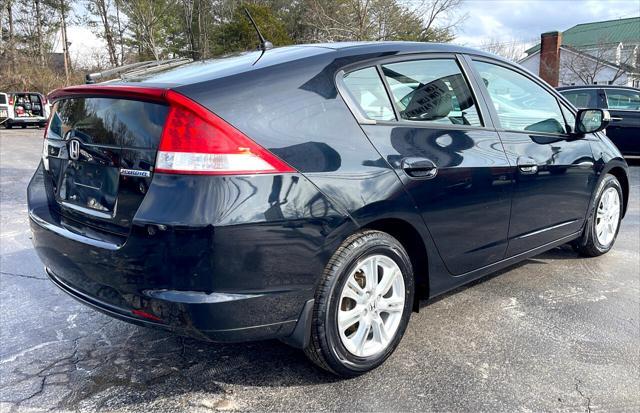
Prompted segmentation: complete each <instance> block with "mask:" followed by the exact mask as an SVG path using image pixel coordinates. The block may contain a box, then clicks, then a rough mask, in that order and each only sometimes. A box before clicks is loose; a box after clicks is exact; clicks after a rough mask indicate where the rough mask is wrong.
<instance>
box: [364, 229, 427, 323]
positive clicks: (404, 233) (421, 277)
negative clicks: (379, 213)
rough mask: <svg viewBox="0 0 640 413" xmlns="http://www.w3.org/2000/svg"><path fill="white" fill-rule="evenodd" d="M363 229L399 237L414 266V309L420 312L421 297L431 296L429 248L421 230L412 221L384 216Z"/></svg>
mask: <svg viewBox="0 0 640 413" xmlns="http://www.w3.org/2000/svg"><path fill="white" fill-rule="evenodd" d="M362 229H371V230H376V231H382V232H386V233H387V234H389V235H391V236H392V237H394V238H395V239H397V240H398V241H399V242H400V244H402V246H403V247H404V249H405V250H406V251H407V254H409V259H410V260H411V266H412V267H413V276H414V279H415V286H416V294H415V298H414V303H413V311H415V312H418V310H419V302H420V299H426V298H428V297H429V258H428V253H427V251H428V250H427V247H426V245H425V243H424V240H423V239H422V236H421V235H420V232H418V230H417V229H416V228H415V227H414V226H413V225H412V224H411V223H409V222H407V221H405V220H402V219H399V218H383V219H378V220H375V221H371V222H369V223H367V224H366V225H363V227H362V228H361V230H362Z"/></svg>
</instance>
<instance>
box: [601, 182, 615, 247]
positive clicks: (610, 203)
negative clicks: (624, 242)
mask: <svg viewBox="0 0 640 413" xmlns="http://www.w3.org/2000/svg"><path fill="white" fill-rule="evenodd" d="M619 221H620V195H619V194H618V191H617V190H616V188H607V190H605V191H604V192H603V193H602V196H601V197H600V202H599V203H598V210H597V213H596V236H597V237H598V242H600V244H602V245H603V246H605V247H606V246H608V245H609V244H610V243H611V242H612V241H613V238H614V237H615V236H616V231H617V230H618V223H619Z"/></svg>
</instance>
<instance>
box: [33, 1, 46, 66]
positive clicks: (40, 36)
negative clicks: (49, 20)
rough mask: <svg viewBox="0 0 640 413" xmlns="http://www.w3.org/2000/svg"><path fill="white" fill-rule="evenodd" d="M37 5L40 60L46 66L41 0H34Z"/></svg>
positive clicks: (37, 40) (37, 34)
mask: <svg viewBox="0 0 640 413" xmlns="http://www.w3.org/2000/svg"><path fill="white" fill-rule="evenodd" d="M34 3H35V6H36V37H37V39H36V42H37V45H38V61H39V63H40V66H44V39H43V38H42V10H41V7H40V3H41V0H34Z"/></svg>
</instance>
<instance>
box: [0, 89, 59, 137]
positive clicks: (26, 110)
mask: <svg viewBox="0 0 640 413" xmlns="http://www.w3.org/2000/svg"><path fill="white" fill-rule="evenodd" d="M48 118H49V103H48V102H47V98H46V97H45V96H44V95H43V94H42V93H38V92H10V93H2V92H0V124H2V125H3V126H4V127H5V128H7V129H11V128H12V127H14V126H21V127H23V128H26V127H27V126H29V125H32V126H38V127H44V126H45V124H46V123H47V119H48Z"/></svg>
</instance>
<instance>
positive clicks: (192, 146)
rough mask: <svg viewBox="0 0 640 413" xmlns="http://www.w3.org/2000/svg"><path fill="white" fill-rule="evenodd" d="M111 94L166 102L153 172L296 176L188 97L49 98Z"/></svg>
mask: <svg viewBox="0 0 640 413" xmlns="http://www.w3.org/2000/svg"><path fill="white" fill-rule="evenodd" d="M72 96H113V97H121V98H126V99H141V100H150V101H156V102H163V103H168V104H169V114H168V115H167V119H166V121H165V124H164V129H163V131H162V137H161V138H160V146H159V148H158V155H157V158H156V166H155V171H156V172H160V173H169V174H203V175H242V174H274V173H289V172H295V169H293V168H292V167H291V166H289V165H287V164H286V163H285V162H284V161H282V160H281V159H279V158H278V157H277V156H275V155H274V154H272V153H271V152H269V151H268V150H266V149H264V148H263V147H261V146H260V145H258V144H257V143H255V142H254V141H252V140H251V139H250V138H249V137H247V136H246V135H244V134H243V133H242V132H240V131H239V130H237V129H236V128H234V127H233V126H231V125H230V124H228V123H227V122H225V121H224V120H223V119H221V118H220V117H218V116H216V115H215V114H213V113H212V112H210V111H209V110H208V109H206V108H205V107H203V106H201V105H200V104H198V103H196V102H194V101H193V100H191V99H189V98H188V97H186V96H184V95H182V94H180V93H178V92H175V91H172V90H165V89H158V88H146V87H138V86H129V85H91V86H73V87H68V88H64V89H59V90H56V91H54V92H52V93H51V94H50V95H49V101H50V102H54V101H55V100H57V99H60V98H63V97H72Z"/></svg>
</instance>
